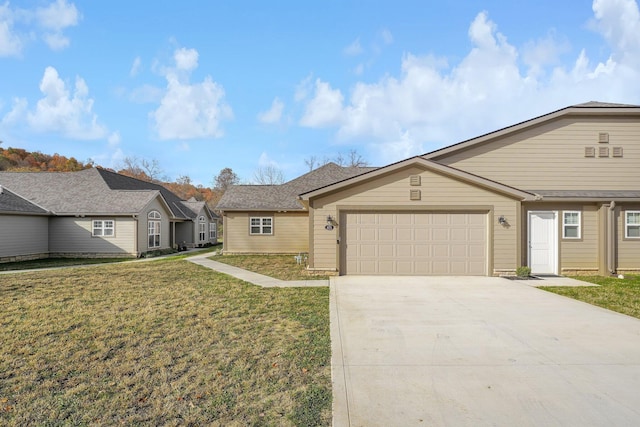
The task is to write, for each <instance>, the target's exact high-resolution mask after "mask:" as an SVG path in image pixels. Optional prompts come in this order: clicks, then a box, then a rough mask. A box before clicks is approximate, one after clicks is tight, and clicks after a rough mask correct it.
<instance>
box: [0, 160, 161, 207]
mask: <svg viewBox="0 0 640 427" xmlns="http://www.w3.org/2000/svg"><path fill="white" fill-rule="evenodd" d="M0 185H5V186H7V187H9V188H11V189H12V190H13V191H15V192H16V193H18V194H20V195H21V196H22V197H24V198H26V199H28V200H29V201H31V202H33V203H36V204H38V205H39V206H42V207H44V208H46V209H48V210H50V211H51V212H53V213H55V214H58V215H64V214H94V215H95V214H135V213H138V212H139V211H141V210H142V209H143V208H144V207H145V206H146V205H147V204H148V203H149V202H150V201H151V200H153V199H154V198H156V197H157V196H158V195H159V194H160V192H159V191H157V190H137V191H112V190H111V188H109V186H108V185H107V184H106V183H105V181H104V180H103V179H102V176H101V175H100V173H99V171H98V169H94V168H92V169H86V170H83V171H80V172H0Z"/></svg>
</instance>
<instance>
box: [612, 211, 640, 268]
mask: <svg viewBox="0 0 640 427" xmlns="http://www.w3.org/2000/svg"><path fill="white" fill-rule="evenodd" d="M627 210H630V211H640V204H620V205H618V207H616V213H617V215H616V222H617V224H616V225H617V227H616V228H617V230H618V236H617V242H618V263H617V264H618V265H617V268H618V270H633V271H636V272H637V271H639V270H640V239H628V238H625V211H627Z"/></svg>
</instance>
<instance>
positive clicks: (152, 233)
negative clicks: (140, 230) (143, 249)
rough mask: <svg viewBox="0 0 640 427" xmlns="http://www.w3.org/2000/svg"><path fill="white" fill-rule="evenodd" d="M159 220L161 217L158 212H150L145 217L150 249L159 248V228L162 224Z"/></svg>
mask: <svg viewBox="0 0 640 427" xmlns="http://www.w3.org/2000/svg"><path fill="white" fill-rule="evenodd" d="M161 219H162V216H161V215H160V212H158V211H151V212H149V214H148V215H147V224H148V230H149V247H150V248H159V247H160V226H161V224H162V222H161V221H160V220H161Z"/></svg>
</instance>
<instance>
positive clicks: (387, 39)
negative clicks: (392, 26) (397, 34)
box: [380, 28, 393, 45]
mask: <svg viewBox="0 0 640 427" xmlns="http://www.w3.org/2000/svg"><path fill="white" fill-rule="evenodd" d="M380 37H382V41H383V43H384V44H386V45H389V44H391V43H393V34H391V31H389V30H388V29H387V28H385V29H383V30H382V31H380Z"/></svg>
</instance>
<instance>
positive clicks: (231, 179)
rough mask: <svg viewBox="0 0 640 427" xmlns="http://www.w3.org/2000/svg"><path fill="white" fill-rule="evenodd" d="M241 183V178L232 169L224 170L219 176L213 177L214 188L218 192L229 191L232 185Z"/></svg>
mask: <svg viewBox="0 0 640 427" xmlns="http://www.w3.org/2000/svg"><path fill="white" fill-rule="evenodd" d="M239 182H240V178H238V175H236V173H235V172H234V171H233V170H232V169H231V168H224V169H222V170H221V171H220V173H219V174H218V175H216V176H215V177H213V186H214V188H216V189H217V190H222V191H227V188H229V187H230V186H232V185H236V184H238V183H239Z"/></svg>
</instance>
